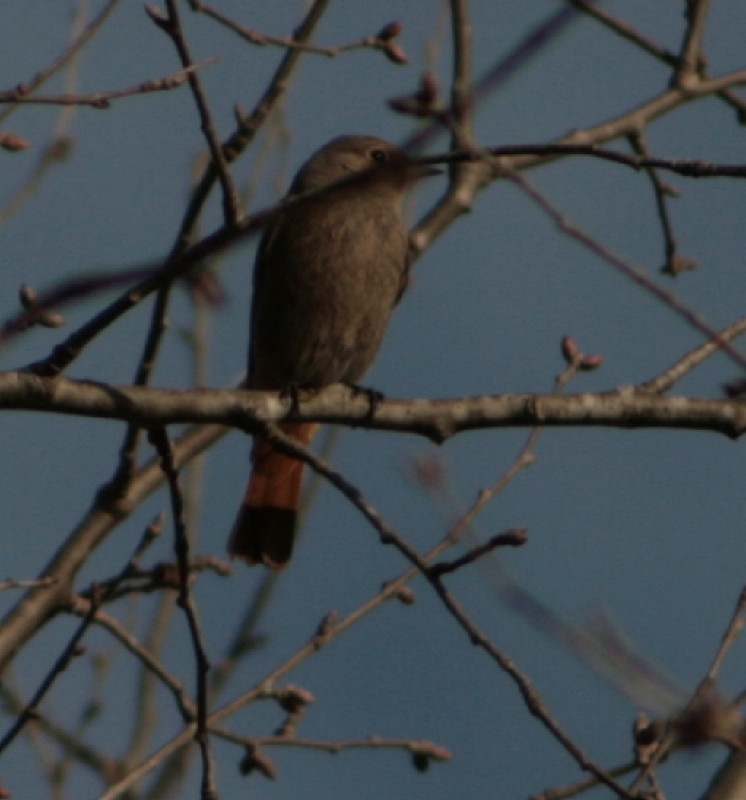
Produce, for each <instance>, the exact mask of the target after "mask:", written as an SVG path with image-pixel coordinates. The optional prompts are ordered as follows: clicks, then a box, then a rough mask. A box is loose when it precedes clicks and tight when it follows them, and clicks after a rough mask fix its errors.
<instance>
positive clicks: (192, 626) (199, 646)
mask: <svg viewBox="0 0 746 800" xmlns="http://www.w3.org/2000/svg"><path fill="white" fill-rule="evenodd" d="M148 438H149V439H150V442H151V444H152V445H153V446H154V447H155V449H156V451H157V453H158V456H159V458H160V462H161V468H162V469H163V472H164V474H165V476H166V483H167V484H168V488H169V494H170V497H171V510H172V513H173V523H174V551H175V552H176V560H177V564H178V567H179V598H178V603H179V606H180V607H181V608H182V610H183V611H184V614H185V616H186V620H187V625H188V627H189V634H190V638H191V642H192V648H193V650H194V657H195V665H196V671H197V675H196V683H197V692H196V694H197V717H196V729H195V732H194V738H195V740H196V742H197V745H198V746H199V749H200V753H201V755H202V793H201V795H200V797H201V798H202V800H212V798H217V789H216V785H215V767H214V763H213V757H212V752H211V750H210V741H209V732H208V728H207V705H208V700H207V674H208V672H209V669H210V663H209V661H208V658H207V652H206V650H205V645H204V639H203V637H202V631H201V629H200V624H199V619H198V617H197V609H196V607H195V605H194V601H193V599H192V596H191V592H190V589H189V584H190V567H189V540H188V538H187V535H186V524H185V522H184V513H183V512H184V508H183V505H184V501H183V497H182V493H181V487H180V485H179V476H178V472H177V469H176V463H175V459H174V451H173V447H172V446H171V442H170V441H169V438H168V436H167V434H166V430H165V428H151V429H150V431H149V434H148Z"/></svg>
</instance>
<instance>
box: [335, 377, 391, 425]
mask: <svg viewBox="0 0 746 800" xmlns="http://www.w3.org/2000/svg"><path fill="white" fill-rule="evenodd" d="M344 383H345V386H347V387H348V388H349V390H350V392H351V393H352V396H353V397H357V396H358V395H360V394H364V395H365V396H366V397H367V398H368V413H367V415H366V418H367V419H369V420H371V419H373V417H374V416H375V413H376V410H377V409H378V406H379V405H381V403H382V402H383V400H384V394H383V392H379V391H377V390H376V389H371V388H370V387H369V386H358V384H356V383H350V382H349V381H345V382H344Z"/></svg>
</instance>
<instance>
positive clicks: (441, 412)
mask: <svg viewBox="0 0 746 800" xmlns="http://www.w3.org/2000/svg"><path fill="white" fill-rule="evenodd" d="M0 408H6V409H15V410H27V411H46V412H49V413H56V414H73V415H77V416H85V417H97V418H106V419H118V420H123V421H127V422H133V423H136V424H138V425H142V426H146V427H150V426H154V425H171V424H175V423H185V422H193V423H206V422H211V423H220V424H223V425H230V426H233V427H237V428H243V429H246V430H249V431H251V430H252V428H254V427H255V425H254V423H255V422H256V421H261V422H273V421H277V420H280V419H284V418H286V417H288V416H289V415H290V414H291V411H292V400H291V399H290V398H284V397H279V396H278V395H277V394H276V393H273V392H248V391H242V390H228V389H192V390H184V391H176V390H169V389H154V388H149V387H144V386H111V385H107V384H104V383H93V382H88V381H74V380H70V379H68V378H64V377H62V376H59V377H57V378H44V377H40V376H38V375H33V374H32V373H28V372H6V373H3V374H0ZM292 416H293V419H297V420H303V421H314V422H322V423H330V424H339V425H354V426H355V427H361V428H367V429H371V430H386V431H398V432H404V433H415V434H418V435H421V436H427V437H428V438H430V439H433V440H434V441H437V442H443V441H445V440H446V439H448V438H449V437H451V436H453V435H455V434H456V433H460V432H461V431H467V430H484V429H488V428H512V427H532V426H534V425H545V426H551V427H570V426H605V427H615V428H676V429H692V430H709V431H715V432H719V433H724V434H726V435H727V436H731V437H733V438H736V437H738V436H740V435H741V434H742V433H743V432H744V430H746V403H744V402H743V401H741V400H733V399H730V398H728V399H719V398H712V399H701V398H691V397H683V396H668V397H660V396H657V395H651V394H649V393H648V392H645V391H640V390H638V389H635V388H634V387H622V388H620V389H616V390H613V391H608V392H599V393H591V392H587V393H584V394H574V395H562V396H559V395H555V394H506V395H486V396H482V397H462V398H455V399H444V400H385V401H382V402H381V403H380V404H379V405H378V406H377V407H376V411H375V414H374V415H373V416H372V417H371V414H370V404H369V402H368V399H367V398H366V397H363V396H359V395H358V396H356V395H355V394H354V393H351V392H350V391H349V389H347V388H346V387H341V386H334V387H330V388H329V389H326V390H324V391H323V392H319V393H318V394H316V395H314V396H312V397H309V398H307V399H303V400H302V402H300V404H299V408H298V410H297V412H295V413H293V414H292Z"/></svg>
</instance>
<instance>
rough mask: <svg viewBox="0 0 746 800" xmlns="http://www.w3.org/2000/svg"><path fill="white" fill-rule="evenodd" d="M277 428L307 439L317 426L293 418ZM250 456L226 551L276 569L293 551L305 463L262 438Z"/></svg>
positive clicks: (293, 435)
mask: <svg viewBox="0 0 746 800" xmlns="http://www.w3.org/2000/svg"><path fill="white" fill-rule="evenodd" d="M280 427H281V429H282V431H283V432H284V433H285V434H286V435H287V436H291V437H292V438H293V439H297V440H298V441H299V442H301V443H302V444H309V442H310V441H311V439H312V438H313V436H314V434H315V433H316V431H317V429H318V427H319V426H318V425H317V424H316V423H312V422H296V423H288V424H284V425H281V426H280ZM251 459H252V462H253V467H252V470H251V477H250V478H249V485H248V486H247V488H246V494H245V495H244V499H243V503H242V504H241V508H240V510H239V512H238V517H237V518H236V522H235V524H234V525H233V530H232V531H231V535H230V538H229V540H228V553H229V555H230V556H231V558H242V559H244V561H246V562H247V563H249V564H264V565H266V566H268V567H271V568H273V569H279V568H280V567H284V566H285V565H286V564H287V563H288V561H290V555H291V554H292V552H293V540H294V538H295V527H296V520H297V516H298V503H299V498H300V486H301V479H302V477H303V462H302V461H298V459H296V458H293V457H292V456H288V455H285V453H281V452H280V451H279V450H276V449H275V448H274V447H273V446H272V445H271V444H270V443H269V442H268V441H267V440H266V439H262V438H261V437H257V438H256V439H255V440H254V449H253V451H252V455H251Z"/></svg>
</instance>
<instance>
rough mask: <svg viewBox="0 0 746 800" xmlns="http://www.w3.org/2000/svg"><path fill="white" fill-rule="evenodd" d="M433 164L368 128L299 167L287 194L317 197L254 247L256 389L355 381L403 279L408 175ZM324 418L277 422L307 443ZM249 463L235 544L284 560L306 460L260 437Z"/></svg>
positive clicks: (257, 558)
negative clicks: (369, 133) (366, 132)
mask: <svg viewBox="0 0 746 800" xmlns="http://www.w3.org/2000/svg"><path fill="white" fill-rule="evenodd" d="M437 172H438V170H435V169H433V168H431V167H429V166H427V165H425V164H423V163H421V162H418V161H416V160H414V159H413V158H411V157H410V156H409V155H407V154H406V153H405V152H404V151H403V150H402V149H400V148H399V147H397V146H396V145H393V144H391V143H389V142H387V141H384V140H383V139H379V138H377V137H374V136H362V135H348V136H339V137H337V138H335V139H332V140H331V141H330V142H328V143H327V144H325V145H324V146H323V147H321V148H320V149H318V150H317V151H316V152H315V153H313V154H312V155H311V157H310V158H309V159H308V160H307V161H306V162H305V163H304V164H303V166H302V167H301V168H300V170H299V171H298V173H297V174H296V176H295V178H294V179H293V181H292V183H291V186H290V189H289V191H288V194H287V195H286V197H293V196H296V195H300V194H302V193H307V192H312V194H311V196H310V197H309V198H308V199H303V200H301V201H299V202H297V203H292V204H290V205H287V207H286V208H284V209H283V208H282V204H281V206H280V211H279V213H278V214H277V215H276V216H275V217H273V218H272V219H271V221H270V222H269V223H268V225H267V227H266V228H265V231H264V234H263V236H262V239H261V241H260V243H259V246H258V249H257V254H256V259H255V263H254V277H253V296H252V307H251V326H250V343H249V358H248V371H247V380H246V387H247V388H248V389H251V390H264V391H270V390H271V391H279V392H288V391H290V392H295V391H297V390H299V389H303V390H306V389H308V390H320V389H323V388H324V387H326V386H329V385H331V384H334V383H347V384H349V385H351V386H357V382H358V381H359V380H360V379H361V378H362V377H363V375H364V374H365V372H366V371H367V369H368V367H369V366H370V365H371V362H372V361H373V359H374V358H375V356H376V354H377V352H378V349H379V347H380V345H381V341H382V339H383V337H384V333H385V331H386V327H387V325H388V322H389V318H390V316H391V312H392V311H393V309H394V306H395V305H396V304H397V303H398V301H399V299H400V298H401V296H402V293H403V292H404V289H405V288H406V284H407V277H408V271H409V261H410V258H409V252H410V247H409V234H408V230H407V227H406V225H405V223H404V220H403V217H402V211H401V206H402V200H403V198H404V195H405V193H406V191H407V189H409V188H410V187H411V186H412V184H414V183H415V182H417V181H418V180H420V179H421V178H424V177H426V176H428V175H431V174H436V173H437ZM324 187H329V188H328V189H324ZM316 190H318V191H316ZM318 427H319V426H318V424H316V423H309V422H283V423H281V424H280V428H281V430H282V431H283V432H284V433H285V434H286V435H287V436H289V437H292V438H293V439H295V440H296V441H298V442H300V443H301V444H303V445H308V444H309V443H310V442H311V440H312V438H313V436H314V435H315V433H316V432H317V430H318ZM251 462H252V469H251V475H250V478H249V482H248V486H247V489H246V492H245V495H244V498H243V501H242V504H241V507H240V509H239V512H238V515H237V518H236V521H235V523H234V525H233V528H232V530H231V533H230V537H229V540H228V553H229V555H230V556H231V557H236V558H239V559H242V560H244V561H245V562H246V563H248V564H264V565H265V566H267V567H269V568H272V569H279V568H282V567H284V566H285V565H286V564H287V563H288V562H289V561H290V557H291V554H292V550H293V542H294V539H295V532H296V526H297V516H298V503H299V496H300V488H301V480H302V473H303V463H302V462H301V461H299V460H297V459H296V458H293V457H292V456H289V455H287V454H285V453H283V452H281V451H280V450H278V449H276V448H275V447H273V445H272V444H271V443H270V442H269V441H268V440H267V439H266V438H264V437H262V436H261V435H256V436H255V437H254V444H253V448H252V455H251Z"/></svg>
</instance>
